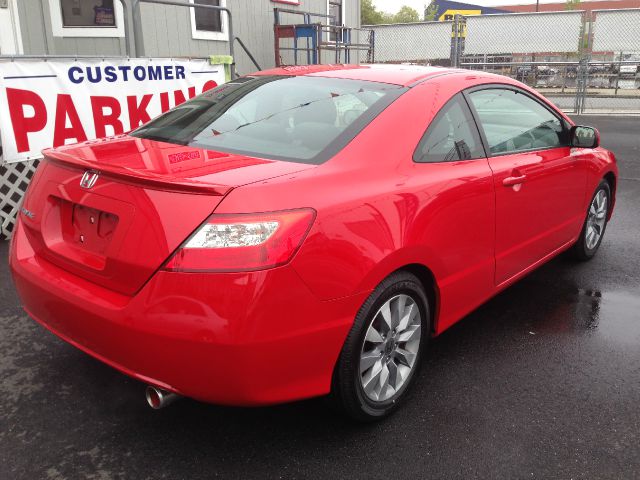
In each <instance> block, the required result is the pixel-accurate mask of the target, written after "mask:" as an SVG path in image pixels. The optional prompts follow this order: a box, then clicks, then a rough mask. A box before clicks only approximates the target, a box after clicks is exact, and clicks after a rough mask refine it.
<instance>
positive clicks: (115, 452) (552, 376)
mask: <svg viewBox="0 0 640 480" xmlns="http://www.w3.org/2000/svg"><path fill="white" fill-rule="evenodd" d="M578 121H579V122H580V123H582V124H587V125H594V126H596V127H598V128H599V129H600V131H601V134H602V142H603V144H604V145H605V146H606V147H609V148H611V149H612V150H613V151H614V152H615V153H616V154H617V155H618V159H619V163H620V173H621V176H620V180H619V188H618V203H617V206H616V211H615V214H614V218H613V220H612V222H611V223H610V224H609V227H608V229H607V232H606V236H605V239H604V242H603V244H602V246H601V248H600V251H599V253H598V255H597V256H596V258H595V259H594V260H593V261H591V262H588V263H582V264H577V263H574V262H573V261H571V260H569V259H568V258H566V257H564V256H563V257H560V258H558V259H555V260H553V261H551V262H550V263H548V264H547V265H545V266H543V267H542V268H540V269H539V270H537V271H536V272H534V273H532V274H531V275H529V276H528V277H526V278H525V279H523V280H521V281H520V282H519V283H517V284H516V285H514V286H512V287H511V288H509V289H508V290H506V291H504V292H503V293H501V294H500V295H499V296H497V297H496V298H494V299H492V300H491V301H489V302H488V303H487V304H485V305H484V306H482V307H481V308H479V309H478V310H477V311H475V312H474V313H472V314H471V315H469V316H468V317H466V318H465V319H464V320H462V321H461V322H460V323H458V324H457V325H455V326H454V327H453V328H451V329H450V330H449V331H447V332H446V333H444V334H443V335H442V336H440V337H439V338H437V339H435V340H434V341H433V342H432V343H431V346H430V350H429V352H428V354H427V355H426V358H425V359H424V360H425V362H424V365H423V368H422V370H421V372H420V376H419V377H418V378H417V383H416V385H415V388H413V390H412V391H411V393H410V398H409V399H408V401H407V402H406V403H405V405H404V408H402V409H401V410H400V411H398V412H397V413H396V414H395V415H393V416H392V417H391V418H389V419H387V420H385V421H383V422H381V423H377V424H373V425H358V424H353V423H351V422H349V421H347V420H345V419H343V418H342V417H340V416H338V415H336V414H334V413H333V412H331V411H330V410H327V409H326V407H325V404H324V402H323V401H322V400H310V401H305V402H299V403H295V404H290V405H283V406H278V407H271V408H259V409H244V408H226V407H218V406H212V405H206V404H202V403H198V402H195V401H192V400H187V399H184V400H181V401H179V402H177V403H175V404H173V405H171V406H170V407H168V408H166V409H163V410H160V411H153V410H151V409H149V408H148V407H147V406H146V404H145V402H144V398H143V392H144V385H142V384H140V383H139V382H137V381H135V380H132V379H130V378H128V377H126V376H124V375H121V374H120V373H118V372H116V371H114V370H112V369H111V368H109V367H107V366H105V365H103V364H101V363H100V362H98V361H97V360H94V359H92V358H90V357H89V356H87V355H85V354H83V353H81V352H80V351H78V350H76V349H75V348H73V347H71V346H70V345H67V344H66V343H64V342H63V341H61V340H59V339H58V338H56V337H54V336H53V335H52V334H50V333H48V332H47V331H45V330H44V329H43V328H42V327H40V326H38V325H37V324H36V323H35V322H33V321H32V320H30V319H29V318H28V317H27V316H26V315H25V314H24V312H23V311H22V310H21V308H20V306H19V302H18V299H17V297H16V294H15V291H14V288H13V285H12V283H11V280H10V277H9V274H8V271H7V270H8V269H7V264H6V257H7V244H6V242H0V259H1V260H0V479H7V480H10V479H53V480H57V479H65V478H67V479H81V478H90V479H100V480H106V479H115V478H118V479H119V478H122V479H135V480H138V479H140V480H142V479H160V478H165V479H172V480H173V479H189V480H191V479H200V478H207V479H209V478H218V477H220V478H241V479H250V478H322V479H325V478H337V479H342V478H367V479H377V478H385V479H388V478H391V479H394V480H397V479H404V478H420V479H424V478H447V479H453V478H464V479H469V478H491V479H492V478H501V479H520V478H523V479H524V478H527V479H532V478H541V479H555V478H558V479H560V478H562V479H638V478H640V158H639V157H640V118H621V117H592V118H587V117H581V118H580V117H579V118H578ZM292 361H295V359H292Z"/></svg>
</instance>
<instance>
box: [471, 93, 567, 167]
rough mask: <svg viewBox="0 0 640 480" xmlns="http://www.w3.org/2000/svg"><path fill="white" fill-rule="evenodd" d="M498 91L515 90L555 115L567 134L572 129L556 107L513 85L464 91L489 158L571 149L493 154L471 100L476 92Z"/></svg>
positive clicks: (547, 148) (550, 148)
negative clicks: (471, 95) (471, 96)
mask: <svg viewBox="0 0 640 480" xmlns="http://www.w3.org/2000/svg"><path fill="white" fill-rule="evenodd" d="M496 89H502V90H513V91H514V92H517V93H520V94H522V95H525V96H526V97H529V98H530V99H531V100H533V101H534V102H536V103H537V104H539V105H540V106H541V107H543V108H544V109H546V110H547V111H548V112H549V113H551V115H553V116H554V117H556V118H557V119H558V120H559V121H560V123H561V124H562V128H563V130H564V131H565V132H567V131H568V130H569V128H570V127H571V123H569V122H568V121H567V119H566V118H565V117H564V116H563V115H562V114H560V112H558V110H556V108H555V107H554V106H552V105H551V104H550V103H548V102H547V101H546V100H544V99H542V98H540V97H538V96H537V95H534V94H533V93H531V92H528V91H527V90H524V89H522V88H520V87H518V86H516V85H511V84H508V83H484V84H482V85H476V86H473V87H470V88H467V89H465V90H462V92H461V93H462V94H463V95H464V98H465V100H466V102H467V105H468V106H469V110H471V115H472V116H473V117H474V120H475V122H476V125H477V127H478V131H479V132H480V138H481V140H482V144H483V146H484V151H485V153H486V155H487V158H495V157H504V156H506V155H519V154H521V153H531V152H544V151H547V150H555V149H557V148H570V145H564V146H563V145H559V146H555V147H544V148H528V149H526V150H518V151H515V152H500V153H491V148H490V147H489V142H488V141H487V137H486V135H485V133H484V127H483V126H482V123H481V122H480V115H479V114H478V112H477V110H476V107H475V106H474V105H473V102H472V101H471V98H470V94H472V93H474V92H478V91H481V90H496Z"/></svg>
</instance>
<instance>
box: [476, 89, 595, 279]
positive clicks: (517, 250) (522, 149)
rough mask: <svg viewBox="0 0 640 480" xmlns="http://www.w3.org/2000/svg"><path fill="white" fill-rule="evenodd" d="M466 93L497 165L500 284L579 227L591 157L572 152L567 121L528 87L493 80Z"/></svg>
mask: <svg viewBox="0 0 640 480" xmlns="http://www.w3.org/2000/svg"><path fill="white" fill-rule="evenodd" d="M466 96H467V99H468V101H469V104H470V106H471V108H472V110H473V112H474V115H475V117H476V119H477V121H478V124H479V126H480V128H481V133H482V135H483V139H484V142H485V148H486V150H487V153H488V155H489V165H490V167H491V169H492V170H493V178H494V187H495V199H496V244H495V257H496V276H495V282H496V284H498V285H499V284H501V283H503V282H505V281H508V280H509V279H510V278H512V277H513V276H515V275H517V274H519V273H521V272H522V271H523V270H525V269H527V268H528V267H530V266H532V265H534V264H535V263H536V262H538V261H540V260H541V259H543V258H545V257H546V256H548V255H549V254H551V253H552V252H554V251H556V250H558V249H559V248H561V247H562V246H563V245H565V244H566V243H567V242H569V241H571V240H572V239H573V238H575V236H576V235H577V233H578V232H579V231H580V226H581V225H582V221H583V220H584V212H583V202H584V195H585V181H586V170H585V168H586V162H585V161H584V159H582V158H581V157H580V156H579V155H572V152H571V148H570V145H569V125H568V124H567V122H566V121H565V120H564V119H563V118H562V117H561V116H560V115H558V114H557V113H556V112H553V111H552V110H551V108H550V107H548V106H547V105H545V104H544V103H543V102H542V101H540V100H539V99H536V98H535V97H534V96H532V95H531V94H529V93H528V92H525V91H524V90H521V89H518V88H516V87H511V86H506V85H502V86H496V85H490V86H482V87H478V88H475V89H472V90H470V91H467V92H466Z"/></svg>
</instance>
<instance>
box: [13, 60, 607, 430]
mask: <svg viewBox="0 0 640 480" xmlns="http://www.w3.org/2000/svg"><path fill="white" fill-rule="evenodd" d="M616 178H617V166H616V161H615V158H614V155H613V154H612V153H611V152H609V151H607V150H605V149H603V148H601V147H599V137H598V133H597V131H596V130H595V129H593V128H590V127H583V126H576V125H574V124H573V122H572V121H571V120H570V119H569V118H568V117H566V116H565V115H564V114H563V113H562V112H560V111H559V110H558V109H557V108H556V107H554V106H553V105H552V104H550V103H549V102H548V101H547V100H545V99H544V98H543V97H541V96H540V95H539V94H537V93H536V92H535V91H533V90H532V89H530V88H528V87H527V86H525V85H523V84H521V83H518V82H516V81H514V80H512V79H509V78H505V77H502V76H497V75H492V74H487V73H482V72H471V71H464V70H453V69H442V68H426V67H413V66H312V67H290V68H281V69H275V70H269V71H264V72H259V73H256V74H254V75H251V76H247V77H243V78H240V79H237V80H235V81H232V82H230V83H227V84H225V85H222V86H220V87H218V88H216V89H214V90H210V91H208V92H205V93H204V94H202V95H200V96H198V97H195V98H194V99H192V100H190V101H188V102H186V103H183V104H182V105H179V106H178V107H176V108H174V109H173V110H170V111H169V112H167V113H165V114H163V115H161V116H160V117H158V118H156V119H155V120H153V121H151V122H149V123H148V124H146V125H144V126H142V127H140V128H138V129H137V130H135V131H133V132H130V133H129V134H127V135H120V136H117V137H114V138H107V139H103V140H95V141H88V142H84V143H81V144H77V145H70V146H65V147H61V148H57V149H52V150H45V151H44V160H43V161H42V163H41V164H40V166H39V167H38V170H37V172H36V174H35V176H34V178H33V180H32V182H31V185H30V187H29V191H28V193H27V195H26V198H25V200H24V204H23V206H22V209H21V213H20V219H19V222H18V224H17V228H16V231H15V234H14V237H13V241H12V246H11V253H10V264H11V268H12V272H13V276H14V279H15V283H16V286H17V290H18V293H19V295H20V297H21V299H22V302H23V304H24V308H25V310H26V311H27V312H28V314H29V315H30V316H32V317H33V318H34V319H35V320H37V321H38V322H40V323H41V324H42V325H44V326H45V327H46V328H48V329H49V330H51V331H52V332H53V333H55V334H56V335H59V336H60V337H61V338H63V339H64V340H66V341H68V342H69V343H71V344H73V345H75V346H76V347H78V348H80V349H82V350H84V351H85V352H87V353H89V354H90V355H93V356H94V357H96V358H98V359H99V360H102V361H103V362H105V363H107V364H109V365H111V366H113V367H115V368H117V369H118V370H120V371H122V372H124V373H126V374H128V375H131V376H133V377H135V378H137V379H139V380H141V381H143V382H145V383H147V384H148V385H149V387H148V388H147V399H148V401H149V403H150V404H151V405H152V406H153V407H156V408H158V407H162V406H164V405H165V404H167V403H168V402H169V401H171V400H172V399H174V398H176V397H177V396H188V397H191V398H194V399H198V400H201V401H205V402H212V403H218V404H227V405H265V404H274V403H280V402H289V401H293V400H298V399H303V398H308V397H314V396H321V395H326V394H330V396H331V397H332V398H333V399H334V400H335V402H336V403H337V405H339V406H341V407H342V408H343V409H344V410H345V411H346V412H347V413H348V414H349V415H351V416H353V417H355V418H357V419H362V420H370V419H376V418H380V417H383V416H385V415H387V414H388V413H390V412H391V411H392V410H394V409H395V408H396V407H397V405H398V404H399V401H400V400H401V399H402V398H403V397H404V396H405V393H406V391H407V388H408V387H409V386H410V384H411V383H412V379H413V378H415V373H416V370H417V368H418V366H419V363H420V358H421V356H422V355H424V352H425V349H426V348H427V345H428V341H429V339H430V338H431V337H433V336H436V335H438V334H440V333H442V332H443V331H444V330H446V329H447V328H449V327H450V326H451V325H452V324H454V323H455V322H456V321H458V320H459V319H460V318H462V317H463V316H465V315H466V314H468V313H469V312H471V311H472V310H473V309H474V308H476V307H477V306H479V305H480V304H482V303H483V302H485V301H486V300H487V299H489V298H490V297H491V296H493V295H495V294H496V293H497V292H499V291H501V290H503V289H504V288H506V287H507V286H509V285H510V284H512V283H513V282H515V281H517V280H518V279H519V278H521V277H522V276H524V275H526V274H527V273H528V272H530V271H531V270H533V269H534V268H536V267H538V266H540V265H541V264H543V263H544V262H546V261H547V260H549V259H551V258H552V257H554V256H556V255H558V254H559V253H560V252H563V251H564V250H571V251H572V252H573V254H574V255H575V256H576V257H577V258H578V259H582V260H586V259H589V258H591V257H592V256H593V255H594V254H595V253H596V251H597V249H598V247H599V246H600V243H601V242H602V238H603V235H604V232H605V228H606V225H607V221H608V220H609V219H610V217H611V213H612V210H613V205H614V201H615V190H616Z"/></svg>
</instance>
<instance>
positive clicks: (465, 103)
mask: <svg viewBox="0 0 640 480" xmlns="http://www.w3.org/2000/svg"><path fill="white" fill-rule="evenodd" d="M456 101H458V102H459V103H460V104H461V106H462V109H463V110H466V112H467V114H469V116H470V117H471V119H472V120H473V125H472V127H473V128H471V130H472V133H473V129H474V128H475V132H476V134H477V135H478V141H479V143H480V150H481V152H479V153H480V154H481V156H479V157H478V156H476V157H473V158H465V159H460V160H442V161H439V162H423V161H421V160H420V159H421V158H422V157H423V156H422V155H420V154H419V153H418V150H419V149H420V146H421V145H422V141H423V140H424V139H425V138H426V136H427V135H428V134H429V132H430V131H431V128H432V127H434V125H435V124H436V122H437V121H438V120H440V119H441V118H442V114H443V111H444V109H445V108H447V107H448V106H449V104H451V103H452V102H456ZM486 159H487V149H486V146H485V142H484V138H483V135H482V132H481V131H480V128H479V127H478V122H477V120H476V118H475V116H474V115H473V112H472V111H471V107H470V106H469V102H468V101H467V99H466V97H465V96H464V94H463V92H457V93H455V94H454V95H453V96H452V97H451V98H450V99H449V100H447V101H446V102H445V103H444V105H442V107H440V109H439V110H438V112H437V113H436V114H435V116H434V117H433V118H432V119H431V121H430V122H429V125H427V128H426V129H425V131H424V133H423V134H422V136H421V137H420V140H418V143H417V145H416V148H415V150H414V151H413V155H412V160H413V163H418V164H424V165H429V164H441V163H456V162H472V161H475V160H486Z"/></svg>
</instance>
